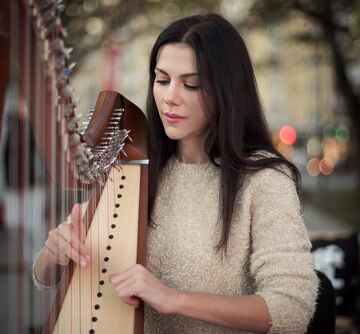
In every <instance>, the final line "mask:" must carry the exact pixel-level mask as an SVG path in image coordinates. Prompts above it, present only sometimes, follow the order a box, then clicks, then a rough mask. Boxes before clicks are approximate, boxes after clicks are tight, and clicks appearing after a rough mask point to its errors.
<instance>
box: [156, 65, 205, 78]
mask: <svg viewBox="0 0 360 334" xmlns="http://www.w3.org/2000/svg"><path fill="white" fill-rule="evenodd" d="M155 71H159V72H160V73H162V74H165V75H167V76H169V74H168V73H167V72H166V71H164V70H162V69H161V68H158V67H155ZM198 75H199V74H198V73H196V72H193V73H185V74H182V75H180V78H188V77H192V76H198Z"/></svg>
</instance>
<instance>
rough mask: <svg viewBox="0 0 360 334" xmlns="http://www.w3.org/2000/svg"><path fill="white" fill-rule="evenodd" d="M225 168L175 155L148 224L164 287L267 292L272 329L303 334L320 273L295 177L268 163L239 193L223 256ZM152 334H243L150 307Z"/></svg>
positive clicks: (151, 261)
mask: <svg viewBox="0 0 360 334" xmlns="http://www.w3.org/2000/svg"><path fill="white" fill-rule="evenodd" d="M219 181H220V174H219V171H218V170H217V168H216V167H214V166H213V165H211V164H207V163H205V164H185V163H182V162H180V161H178V160H176V159H175V158H172V159H170V160H169V162H168V164H167V166H166V167H165V169H164V173H163V177H162V180H161V182H160V184H159V189H158V195H157V199H156V203H155V209H154V213H153V217H152V218H153V221H154V222H155V224H156V227H155V228H149V229H148V245H147V247H148V257H147V267H148V269H149V270H150V271H151V272H152V273H154V274H155V275H156V276H157V277H158V278H159V279H160V280H161V281H162V282H163V283H165V284H166V285H168V286H170V287H173V288H177V289H180V290H183V291H188V292H203V293H214V294H221V295H249V294H257V295H259V296H261V297H262V298H263V299H264V300H265V302H266V304H267V306H268V309H269V314H270V318H271V323H272V327H271V330H270V332H271V333H287V334H289V333H296V334H299V333H304V332H306V329H307V326H308V323H309V321H310V319H311V317H312V315H313V312H314V309H315V302H316V296H317V286H318V282H317V278H316V274H315V272H314V263H313V258H312V256H311V254H310V247H311V245H310V242H309V239H308V237H307V232H306V229H305V227H304V224H303V221H302V217H301V215H300V206H299V199H298V196H297V194H296V190H295V186H294V183H293V182H292V181H291V179H290V178H289V177H287V176H286V175H284V174H283V173H281V172H278V171H276V170H273V169H264V170H262V171H259V172H257V173H255V174H253V175H251V176H249V177H248V178H247V179H246V181H245V186H244V187H243V190H242V191H241V193H239V194H238V196H237V200H236V204H235V210H234V215H233V221H232V229H231V233H230V238H229V242H228V255H227V257H226V258H224V259H222V258H221V253H216V251H215V249H214V247H215V245H216V243H217V242H218V240H219V238H220V235H221V227H220V225H219V224H217V223H216V221H217V217H218V209H219V206H218V205H219ZM145 333H146V334H160V333H161V334H180V333H181V334H185V333H188V334H199V333H206V334H210V333H219V334H220V333H222V334H223V333H241V331H238V330H233V329H228V328H224V327H219V326H215V325H212V324H210V323H206V322H203V321H198V320H194V319H191V318H188V317H183V316H178V315H161V314H159V313H157V312H156V311H154V310H153V309H152V308H151V307H148V306H147V307H146V312H145Z"/></svg>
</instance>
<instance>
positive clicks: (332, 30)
mask: <svg viewBox="0 0 360 334" xmlns="http://www.w3.org/2000/svg"><path fill="white" fill-rule="evenodd" d="M294 13H300V14H302V15H304V17H306V18H308V19H310V20H311V21H312V22H313V23H314V24H315V26H317V27H319V29H316V30H314V31H313V33H312V34H311V32H310V33H309V34H307V35H303V36H301V39H302V41H303V42H311V43H323V44H324V45H326V46H327V47H328V48H329V50H330V53H331V56H332V57H331V64H332V67H333V72H334V79H335V87H336V89H337V91H338V92H339V94H340V96H341V97H342V98H343V104H344V107H345V108H344V109H345V110H346V112H347V115H348V117H349V119H350V122H349V123H350V124H351V127H352V134H353V137H354V138H353V144H354V150H353V158H354V159H356V163H355V165H356V166H357V171H358V173H357V174H358V179H359V182H360V85H359V81H358V82H355V80H354V79H353V78H352V77H351V68H354V67H355V66H356V67H357V68H359V66H360V58H359V54H360V1H359V0H289V1H283V0H254V1H253V4H252V7H251V10H250V13H249V17H248V20H247V25H249V26H258V25H261V26H264V24H266V25H269V24H278V23H280V22H281V21H284V20H289V19H290V18H291V15H292V14H294ZM296 37H297V38H299V36H296Z"/></svg>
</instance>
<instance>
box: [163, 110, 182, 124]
mask: <svg viewBox="0 0 360 334" xmlns="http://www.w3.org/2000/svg"><path fill="white" fill-rule="evenodd" d="M163 115H164V118H165V120H166V121H168V122H169V123H178V122H180V121H182V120H184V119H186V117H184V116H180V115H178V114H174V113H169V112H165V113H164V114H163Z"/></svg>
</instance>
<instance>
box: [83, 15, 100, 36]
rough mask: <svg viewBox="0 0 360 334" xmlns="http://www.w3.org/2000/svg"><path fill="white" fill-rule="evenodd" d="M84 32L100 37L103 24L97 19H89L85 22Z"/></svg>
mask: <svg viewBox="0 0 360 334" xmlns="http://www.w3.org/2000/svg"><path fill="white" fill-rule="evenodd" d="M85 27H86V31H87V33H88V34H90V35H100V34H101V33H102V31H103V29H104V22H103V20H102V19H101V18H99V17H90V18H89V19H88V20H87V21H86V26H85Z"/></svg>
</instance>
